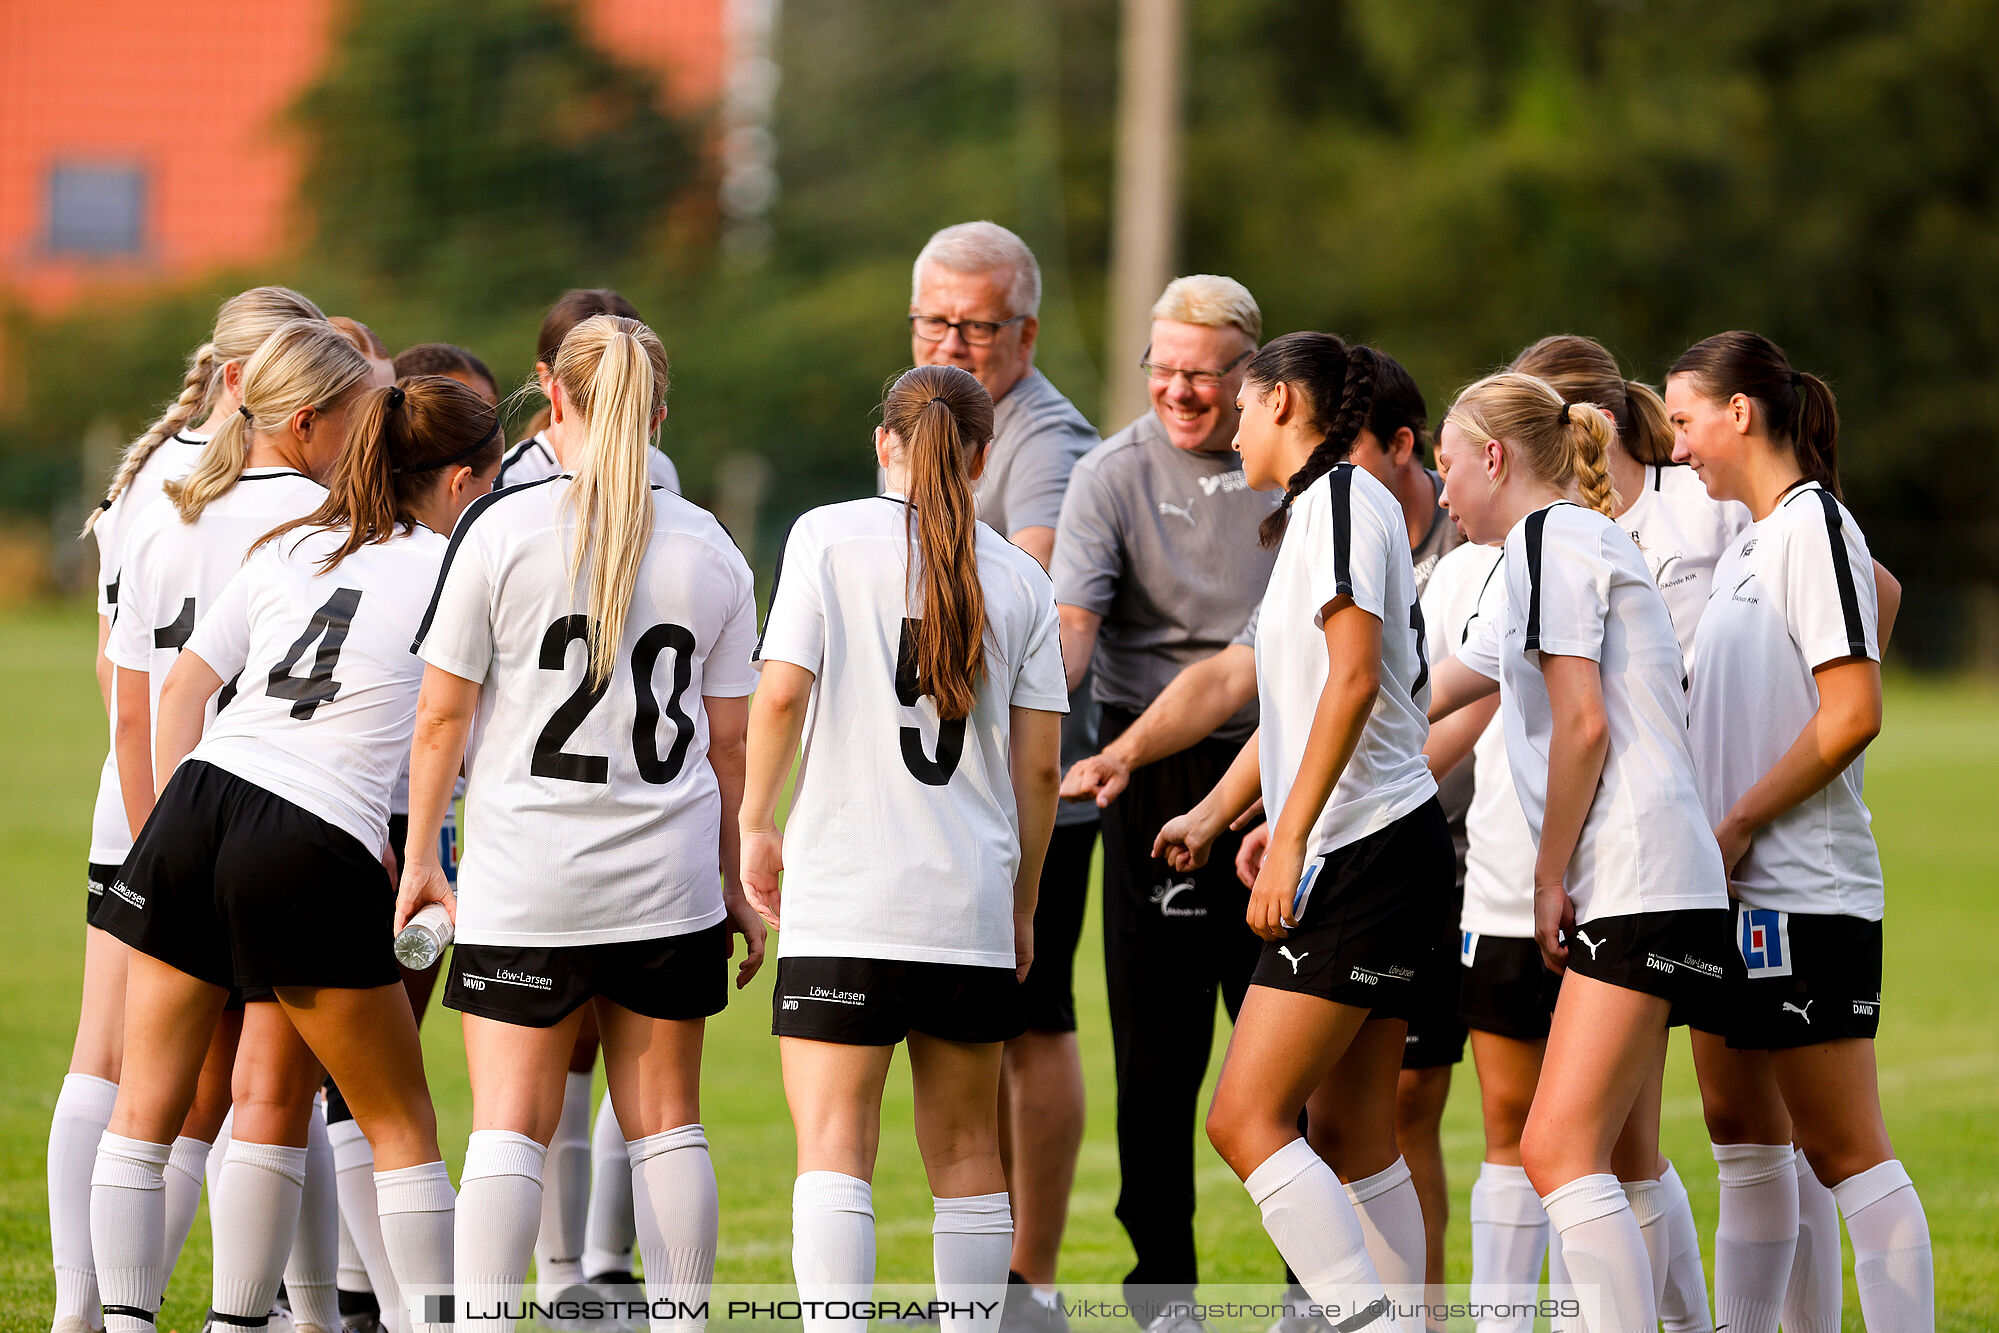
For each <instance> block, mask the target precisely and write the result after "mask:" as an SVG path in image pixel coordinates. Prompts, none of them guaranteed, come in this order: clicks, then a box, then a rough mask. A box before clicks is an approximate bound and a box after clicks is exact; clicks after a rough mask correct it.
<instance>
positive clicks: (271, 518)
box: [104, 467, 326, 730]
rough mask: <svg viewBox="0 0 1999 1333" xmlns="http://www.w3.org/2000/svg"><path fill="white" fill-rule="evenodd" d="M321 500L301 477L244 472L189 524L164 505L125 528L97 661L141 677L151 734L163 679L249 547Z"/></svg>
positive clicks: (219, 698)
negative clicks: (147, 691)
mask: <svg viewBox="0 0 1999 1333" xmlns="http://www.w3.org/2000/svg"><path fill="white" fill-rule="evenodd" d="M325 500H326V488H325V487H324V486H321V485H320V484H319V483H318V482H316V481H314V480H313V479H312V478H311V477H308V476H306V475H305V473H303V472H296V471H294V470H292V469H291V468H288V467H259V468H249V469H247V470H246V471H245V472H244V473H243V475H242V476H241V477H239V478H238V479H237V481H236V484H235V485H234V486H231V487H230V488H229V489H228V490H227V491H225V492H223V493H222V494H221V495H219V496H217V497H216V498H215V499H214V500H211V501H210V502H209V503H208V505H207V507H206V508H204V509H203V510H202V511H201V517H200V518H198V519H196V520H195V521H194V522H192V523H183V522H182V521H181V517H180V511H179V510H177V509H175V508H174V507H173V505H172V504H169V503H164V502H163V503H160V504H155V505H152V506H150V507H148V508H147V510H146V512H145V513H143V514H141V515H140V516H139V518H138V520H137V522H135V523H134V524H133V525H132V530H131V535H130V536H129V537H127V538H126V542H125V557H124V564H123V567H122V568H121V570H120V572H119V578H118V619H117V620H115V621H114V622H112V625H111V640H110V642H109V643H107V644H106V645H105V648H104V655H105V656H106V657H109V658H110V659H111V660H112V661H113V662H115V663H116V664H117V665H119V666H121V667H124V668H125V669H126V670H128V671H144V672H146V673H147V675H148V677H149V680H148V684H149V685H150V686H151V688H152V696H153V697H152V719H153V723H154V726H155V729H156V730H157V727H158V724H159V717H160V690H161V688H162V687H163V686H165V684H166V683H167V672H169V671H171V670H172V669H173V664H174V659H175V658H176V657H178V656H180V650H181V649H182V648H183V647H185V646H186V644H187V641H188V639H189V637H190V636H191V635H192V634H193V633H194V628H195V626H196V625H198V624H199V623H200V622H201V618H202V617H203V616H205V615H207V614H208V608H209V606H210V604H212V603H213V602H214V600H215V598H216V597H217V596H218V595H219V594H220V593H221V592H222V590H223V588H225V587H227V586H228V583H229V580H230V579H233V578H235V577H236V572H237V571H238V570H240V569H241V568H242V567H243V557H244V556H246V555H248V554H249V551H250V547H251V545H252V544H253V543H254V542H256V540H257V539H258V538H259V537H262V536H263V535H264V534H265V533H267V532H269V531H270V530H271V529H272V528H275V527H277V526H278V525H279V524H280V523H286V522H289V521H290V520H292V519H295V518H304V517H305V516H306V515H307V514H310V513H311V512H312V511H313V510H315V509H317V508H319V506H320V505H321V504H322V503H323V502H324V501H325ZM235 692H236V691H235V682H233V681H231V682H230V683H229V684H228V685H225V686H224V687H223V688H222V689H221V690H220V691H219V692H218V693H217V694H216V697H215V698H214V699H212V700H210V701H209V704H208V718H207V720H208V721H209V722H213V721H214V720H215V713H216V710H217V709H218V708H220V707H224V706H226V705H227V704H228V702H229V700H230V698H231V697H233V696H234V694H235Z"/></svg>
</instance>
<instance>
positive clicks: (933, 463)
mask: <svg viewBox="0 0 1999 1333" xmlns="http://www.w3.org/2000/svg"><path fill="white" fill-rule="evenodd" d="M882 425H883V426H884V427H886V428H887V430H888V432H889V433H890V434H891V435H893V436H895V437H896V438H897V439H898V440H900V441H901V442H902V461H903V466H904V468H905V469H906V470H907V472H908V474H909V503H910V507H911V508H912V509H914V510H915V512H916V531H915V533H914V534H913V535H912V536H911V537H910V539H909V541H910V547H911V548H912V549H910V550H909V551H908V557H907V558H908V566H909V568H910V569H912V570H915V569H916V568H918V567H919V566H920V567H921V570H922V582H921V589H920V595H910V594H909V593H907V592H905V594H904V595H905V599H906V601H907V603H908V608H909V610H910V612H911V613H912V614H911V616H910V619H911V620H912V621H913V622H914V624H915V649H916V679H917V683H918V687H919V688H920V689H921V691H922V692H923V693H924V694H927V695H929V696H930V697H931V699H932V700H933V701H934V702H935V703H936V705H937V716H938V717H940V718H942V719H943V720H945V721H947V722H950V721H956V720H957V719H959V718H962V717H964V716H966V715H967V714H969V713H970V712H971V711H972V705H973V704H974V703H975V702H977V699H978V688H979V681H980V679H981V677H982V676H983V675H984V673H985V665H986V662H985V634H986V598H985V590H984V588H982V587H981V586H980V584H979V565H978V556H977V554H976V550H977V532H978V526H977V524H978V519H977V515H976V513H975V510H974V506H973V501H972V479H971V465H972V462H973V460H975V459H976V458H977V457H978V456H979V453H980V451H981V450H983V449H984V448H985V447H986V445H987V443H989V442H990V441H991V439H992V437H993V400H992V398H991V397H990V396H988V395H987V393H986V391H985V389H984V387H983V386H981V385H980V383H979V382H978V380H976V379H974V378H973V377H972V376H971V375H970V374H969V373H968V372H966V371H963V370H960V369H958V368H957V367H956V366H918V367H917V368H916V369H914V370H909V371H905V372H903V374H902V376H901V377H900V378H898V379H897V380H896V381H895V383H894V384H893V385H892V386H891V387H890V388H889V391H888V394H887V396H886V397H885V399H884V400H883V402H882ZM919 604H920V606H919ZM919 609H920V610H921V612H922V614H921V615H916V614H914V613H915V612H916V611H918V610H919Z"/></svg>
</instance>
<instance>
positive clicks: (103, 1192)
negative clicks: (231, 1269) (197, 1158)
mask: <svg viewBox="0 0 1999 1333" xmlns="http://www.w3.org/2000/svg"><path fill="white" fill-rule="evenodd" d="M172 1154H173V1145H172V1144H170V1143H147V1142H145V1141H144V1140H142V1139H128V1138H124V1137H122V1136H120V1135H117V1134H113V1133H112V1132H111V1131H110V1130H108V1129H107V1130H105V1131H104V1132H103V1133H102V1134H101V1135H99V1137H98V1140H97V1161H96V1164H95V1165H94V1166H93V1167H92V1168H91V1173H90V1247H91V1253H92V1254H93V1255H95V1256H96V1263H97V1283H98V1287H99V1290H100V1291H101V1293H102V1296H103V1301H104V1306H103V1309H104V1328H105V1333H153V1316H154V1315H156V1314H158V1313H159V1309H160V1293H161V1292H162V1291H164V1290H165V1289H166V1285H167V1275H166V1273H165V1272H164V1271H163V1270H162V1269H161V1268H160V1247H161V1243H162V1242H161V1237H162V1235H163V1234H164V1233H165V1231H166V1203H167V1201H166V1190H167V1187H166V1180H165V1176H166V1171H167V1158H168V1157H170V1156H171V1155H172Z"/></svg>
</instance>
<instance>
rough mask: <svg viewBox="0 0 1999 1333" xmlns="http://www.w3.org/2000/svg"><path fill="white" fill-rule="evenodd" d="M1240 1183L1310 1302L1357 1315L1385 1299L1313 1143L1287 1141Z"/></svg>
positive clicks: (1343, 1198)
mask: <svg viewBox="0 0 1999 1333" xmlns="http://www.w3.org/2000/svg"><path fill="white" fill-rule="evenodd" d="M1242 1184H1243V1188H1244V1189H1246V1190H1248V1191H1249V1197H1250V1198H1251V1199H1252V1200H1253V1201H1254V1202H1255V1203H1256V1206H1257V1210H1258V1211H1259V1212H1261V1213H1262V1214H1263V1229H1264V1230H1265V1231H1267V1232H1269V1233H1270V1240H1271V1243H1272V1244H1274V1245H1276V1246H1277V1252H1278V1253H1279V1254H1281V1255H1283V1256H1284V1262H1285V1263H1287V1264H1289V1265H1291V1271H1292V1272H1293V1273H1295V1274H1297V1277H1298V1285H1299V1286H1301V1287H1303V1288H1304V1289H1305V1291H1306V1293H1307V1294H1308V1295H1310V1296H1311V1297H1312V1299H1313V1300H1314V1301H1317V1302H1319V1303H1320V1304H1322V1305H1333V1304H1337V1305H1340V1306H1342V1307H1344V1308H1346V1309H1348V1310H1359V1309H1360V1308H1362V1307H1363V1306H1366V1305H1369V1304H1372V1303H1373V1302H1375V1301H1377V1300H1381V1299H1383V1297H1384V1295H1385V1293H1383V1291H1382V1289H1381V1278H1380V1276H1379V1275H1378V1274H1377V1273H1376V1272H1375V1268H1374V1261H1373V1260H1371V1259H1369V1258H1368V1256H1367V1239H1366V1237H1365V1235H1364V1234H1363V1233H1362V1231H1361V1225H1360V1218H1359V1217H1358V1216H1356V1215H1355V1213H1354V1207H1353V1204H1352V1202H1351V1201H1349V1200H1348V1198H1347V1191H1346V1187H1345V1186H1344V1185H1342V1184H1340V1178H1339V1177H1338V1176H1336V1175H1334V1174H1333V1168H1331V1167H1330V1166H1327V1165H1326V1164H1325V1162H1324V1161H1323V1160H1322V1159H1321V1158H1320V1157H1319V1154H1318V1153H1316V1152H1314V1151H1312V1145H1311V1144H1309V1143H1307V1142H1306V1141H1305V1140H1304V1139H1293V1140H1291V1142H1289V1143H1287V1144H1285V1145H1284V1146H1283V1147H1282V1148H1279V1149H1278V1150H1277V1151H1276V1152H1274V1153H1272V1154H1270V1156H1268V1157H1266V1158H1264V1159H1263V1161H1262V1163H1261V1164H1260V1165H1258V1167H1257V1168H1256V1170H1254V1171H1252V1172H1250V1173H1249V1177H1248V1179H1246V1180H1244V1181H1243V1182H1242Z"/></svg>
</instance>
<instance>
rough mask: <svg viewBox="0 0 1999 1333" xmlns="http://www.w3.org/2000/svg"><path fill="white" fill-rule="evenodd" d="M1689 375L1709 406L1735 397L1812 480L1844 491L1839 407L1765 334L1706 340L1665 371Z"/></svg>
mask: <svg viewBox="0 0 1999 1333" xmlns="http://www.w3.org/2000/svg"><path fill="white" fill-rule="evenodd" d="M1666 373H1667V375H1668V376H1672V375H1690V376H1692V377H1693V379H1694V381H1695V383H1696V384H1698V385H1699V386H1700V391H1701V396H1702V397H1704V398H1706V399H1707V400H1708V401H1709V402H1713V403H1725V402H1727V401H1728V400H1729V399H1731V398H1733V397H1734V396H1735V395H1736V394H1738V393H1739V394H1742V395H1743V396H1744V397H1746V398H1749V399H1751V400H1753V401H1754V402H1755V403H1756V405H1757V407H1758V408H1759V409H1760V410H1761V411H1762V413H1763V415H1764V418H1765V420H1766V423H1767V424H1766V428H1767V429H1768V431H1769V433H1770V438H1771V439H1772V440H1775V441H1777V442H1778V443H1779V444H1782V445H1788V446H1789V447H1790V449H1791V451H1792V453H1793V454H1794V455H1795V456H1796V457H1797V460H1798V468H1799V470H1800V471H1802V472H1803V473H1804V474H1805V475H1806V476H1807V477H1809V478H1811V480H1813V481H1815V482H1817V483H1818V484H1819V485H1821V486H1823V487H1825V488H1826V489H1827V490H1829V491H1831V492H1832V493H1833V495H1834V496H1835V497H1836V498H1840V499H1844V498H1845V497H1844V496H1841V495H1840V492H1839V405H1838V404H1837V403H1836V402H1834V401H1833V396H1832V389H1831V388H1829V387H1828V386H1827V384H1826V382H1825V381H1824V380H1822V379H1820V378H1819V377H1818V376H1816V375H1807V374H1805V373H1804V372H1803V371H1799V370H1793V369H1792V368H1791V362H1790V360H1789V358H1787V357H1786V356H1785V355H1784V349H1783V348H1781V347H1779V346H1777V344H1776V343H1773V342H1771V341H1770V340H1769V339H1768V338H1765V337H1764V336H1763V335H1762V334H1760V333H1749V332H1746V331H1744V330H1741V329H1736V330H1734V331H1732V332H1729V333H1717V334H1715V335H1714V337H1712V338H1703V339H1701V340H1700V341H1699V342H1697V343H1695V344H1694V345H1693V346H1692V347H1689V348H1688V349H1687V350H1686V351H1684V352H1682V353H1680V359H1679V360H1677V361H1675V362H1674V363H1673V368H1672V369H1671V370H1669V371H1667V372H1666Z"/></svg>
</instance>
